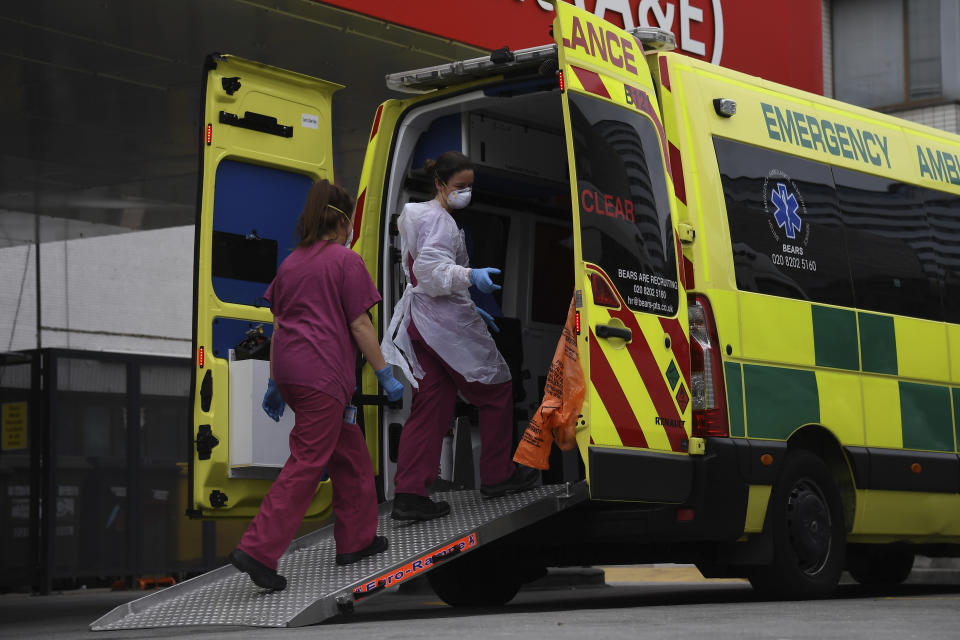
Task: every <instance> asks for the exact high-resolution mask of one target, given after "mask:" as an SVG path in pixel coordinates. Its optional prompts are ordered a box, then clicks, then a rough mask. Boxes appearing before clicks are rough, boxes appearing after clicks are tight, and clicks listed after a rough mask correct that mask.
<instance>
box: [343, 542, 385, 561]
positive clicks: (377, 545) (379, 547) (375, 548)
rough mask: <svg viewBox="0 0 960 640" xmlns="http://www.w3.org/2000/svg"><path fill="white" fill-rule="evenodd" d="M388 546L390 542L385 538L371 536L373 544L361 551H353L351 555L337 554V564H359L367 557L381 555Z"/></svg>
mask: <svg viewBox="0 0 960 640" xmlns="http://www.w3.org/2000/svg"><path fill="white" fill-rule="evenodd" d="M389 546H390V542H389V541H388V540H387V538H386V536H373V542H371V543H370V544H368V545H367V546H365V547H364V548H363V549H360V551H354V552H353V553H338V554H337V564H353V563H354V562H359V561H360V560H363V559H364V558H366V557H367V556H375V555H377V554H378V553H383V552H384V551H386V550H387V547H389Z"/></svg>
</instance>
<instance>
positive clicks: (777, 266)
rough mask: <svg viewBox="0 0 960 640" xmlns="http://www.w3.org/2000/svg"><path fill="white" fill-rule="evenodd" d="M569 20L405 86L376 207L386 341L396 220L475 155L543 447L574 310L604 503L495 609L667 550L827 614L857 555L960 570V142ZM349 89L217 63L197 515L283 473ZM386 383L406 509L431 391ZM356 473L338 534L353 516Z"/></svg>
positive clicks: (377, 434) (366, 386)
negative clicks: (440, 170)
mask: <svg viewBox="0 0 960 640" xmlns="http://www.w3.org/2000/svg"><path fill="white" fill-rule="evenodd" d="M556 8H557V17H556V20H555V22H554V27H553V34H554V37H555V43H554V44H552V45H548V46H543V47H537V48H534V49H527V50H523V51H516V52H510V51H505V50H504V51H498V52H494V53H493V54H492V55H491V56H489V57H484V58H480V59H476V60H467V61H461V62H455V63H451V64H444V65H439V66H437V67H432V68H428V69H420V70H415V71H410V72H403V73H397V74H393V75H391V76H388V78H387V83H388V85H389V86H390V87H391V88H393V89H397V90H399V91H404V92H407V93H409V94H411V96H410V97H407V98H403V99H397V100H389V101H387V102H385V103H383V104H382V105H380V107H379V108H378V109H377V111H376V114H375V116H374V119H373V125H372V127H371V130H370V139H369V146H368V151H367V155H366V160H365V162H364V167H363V173H362V178H361V184H360V188H359V192H358V194H357V208H356V216H355V224H354V231H355V240H354V249H355V250H356V251H357V252H359V253H360V255H361V256H362V257H363V259H364V261H365V262H366V264H367V266H368V268H369V270H370V273H371V275H372V277H373V279H374V281H375V282H376V283H377V284H378V287H379V289H380V292H381V294H382V296H383V303H382V304H381V305H380V306H379V307H377V309H376V313H375V317H374V322H375V325H376V326H377V327H378V328H379V330H380V331H381V332H382V331H383V330H384V329H385V328H386V327H387V326H388V324H389V322H390V317H391V313H392V310H393V306H394V304H395V303H396V302H397V300H398V299H399V296H400V294H401V292H402V291H403V287H404V284H405V283H404V282H403V280H402V278H403V274H402V269H401V268H400V265H399V257H398V256H399V238H398V235H397V228H396V219H397V216H398V214H399V213H400V211H401V210H402V208H403V206H404V204H406V203H407V202H411V201H421V200H427V199H429V198H430V197H432V182H431V180H430V179H429V176H428V175H426V174H425V173H424V172H423V171H422V167H423V163H424V161H425V160H426V159H428V158H435V157H436V156H437V155H439V153H441V152H443V151H446V150H449V149H459V150H462V151H463V152H464V153H466V154H467V155H468V156H470V157H471V158H472V159H473V160H474V161H475V162H476V165H477V170H476V175H477V178H476V184H475V186H474V198H473V204H472V205H471V206H470V207H469V209H468V210H467V211H466V213H465V214H464V215H463V216H462V217H461V218H460V219H459V221H458V222H459V223H460V224H461V225H462V227H463V229H464V231H465V234H466V236H467V238H468V244H469V245H470V246H471V253H472V257H471V259H472V262H473V263H474V264H482V265H485V266H491V267H498V268H500V269H502V271H503V289H502V291H499V292H497V293H496V295H495V296H494V298H493V299H492V300H489V301H488V304H489V305H491V308H493V309H494V310H496V311H497V312H498V313H496V314H495V315H497V316H499V317H500V318H502V319H503V322H502V323H501V326H502V327H504V328H505V331H504V334H505V335H504V336H502V337H501V339H500V348H501V351H502V352H503V353H504V356H505V357H506V359H507V360H508V363H510V365H511V369H512V370H513V371H514V389H515V399H516V401H517V402H516V414H517V430H518V432H521V431H522V429H523V427H524V426H525V424H526V421H527V420H528V419H529V417H530V413H531V411H532V410H533V409H534V408H535V407H536V405H537V404H538V403H537V400H538V398H539V397H540V393H541V392H542V387H543V380H544V377H545V376H546V371H547V367H548V366H549V363H550V359H551V356H552V354H553V351H554V348H555V346H556V342H557V339H558V337H559V335H560V330H561V327H562V324H563V322H564V320H565V318H566V311H567V308H568V306H569V303H570V299H571V295H572V296H573V297H574V299H575V301H576V308H577V310H578V313H579V328H580V332H579V336H578V341H579V342H578V344H579V350H580V357H581V359H582V363H583V367H584V374H585V378H586V380H587V381H588V388H587V393H586V399H585V402H584V405H583V409H582V415H581V418H580V420H579V421H578V425H577V429H578V433H577V442H578V449H577V450H576V451H575V452H570V453H569V454H568V455H564V456H560V455H555V456H554V459H553V465H552V468H551V470H550V471H549V472H547V473H545V474H544V482H578V481H582V482H584V483H585V484H586V485H587V487H588V489H589V496H590V500H589V501H587V502H586V503H584V504H582V505H580V506H578V507H577V508H575V509H572V510H569V511H564V512H561V513H559V514H557V515H556V516H554V517H553V518H551V519H548V520H546V521H544V522H542V523H540V524H538V525H536V526H533V527H528V528H525V529H523V530H520V531H517V532H515V533H514V534H512V535H511V536H508V537H507V538H506V539H505V542H504V544H503V545H501V553H500V555H499V556H497V557H494V556H490V555H489V554H488V555H487V557H486V562H485V566H484V567H483V569H484V571H482V572H479V573H482V574H483V577H482V578H481V577H479V573H475V574H473V576H472V577H471V578H470V580H471V581H472V582H474V583H477V582H479V584H480V586H479V587H478V590H477V591H476V592H475V593H474V595H473V599H474V601H490V600H491V595H490V594H493V593H496V594H498V595H497V596H496V597H493V598H492V599H493V600H499V601H505V600H507V599H509V598H510V597H512V595H513V594H514V593H515V592H516V588H518V587H519V583H520V580H521V577H524V576H530V575H535V574H536V571H537V569H539V568H542V567H544V566H558V565H585V564H618V563H619V564H632V563H639V562H650V561H658V562H663V561H667V562H669V561H674V562H692V563H696V564H697V566H698V567H699V568H700V569H701V571H702V572H703V573H704V574H705V575H707V576H709V577H720V576H740V577H746V578H749V580H750V581H751V583H752V584H753V585H754V586H755V587H757V588H758V589H762V590H763V591H764V593H769V594H773V595H782V596H788V597H816V596H822V595H826V594H829V593H831V592H832V591H833V589H834V588H835V586H836V585H837V582H838V580H839V578H840V573H841V571H842V570H844V569H845V568H847V569H849V570H850V572H851V573H852V575H853V576H854V578H856V579H857V580H858V581H860V582H862V583H866V584H895V583H898V582H900V581H902V580H904V579H905V578H906V577H907V575H908V574H909V572H910V568H911V566H912V563H913V558H914V554H915V553H916V552H922V553H925V554H929V555H951V554H956V553H957V552H958V550H960V546H956V545H958V544H960V458H958V455H957V451H958V450H957V425H958V424H960V423H958V418H957V412H958V410H960V325H958V324H957V323H958V322H960V303H958V302H955V301H960V139H958V138H957V137H956V136H952V135H948V134H945V133H943V132H941V131H937V130H934V129H930V128H927V127H922V126H919V125H915V124H912V123H909V122H905V121H902V120H898V119H895V118H892V117H889V116H885V115H882V114H879V113H876V112H872V111H868V110H865V109H860V108H857V107H853V106H850V105H846V104H843V103H840V102H837V101H834V100H830V99H826V98H823V97H821V96H818V95H814V94H809V93H805V92H802V91H798V90H795V89H791V88H789V87H785V86H781V85H776V84H773V83H769V82H766V81H764V80H761V79H758V78H754V77H749V76H746V75H743V74H740V73H736V72H733V71H730V70H727V69H723V68H720V67H716V66H713V65H710V64H706V63H703V62H699V61H696V60H693V59H691V58H688V57H684V56H681V55H678V54H676V53H671V52H670V51H669V49H670V46H669V44H670V39H671V38H672V36H670V35H669V34H665V33H663V32H659V31H655V30H650V29H638V30H635V31H633V32H626V31H624V30H621V29H618V28H617V27H615V26H613V25H611V24H609V23H607V22H604V21H602V20H600V19H598V18H596V17H595V16H593V15H592V14H589V13H587V12H585V11H581V10H579V9H577V8H575V7H573V6H572V5H569V4H567V3H558V4H557V7H556ZM339 88H340V87H339V86H337V85H333V84H331V83H327V82H324V81H320V80H316V79H313V78H309V77H306V76H303V75H299V74H295V73H290V72H286V71H282V70H279V69H276V68H272V67H268V66H265V65H261V64H257V63H254V62H250V61H246V60H242V59H239V58H236V57H232V56H226V55H222V56H214V57H211V58H210V60H209V63H208V68H207V76H206V85H205V112H204V120H203V126H204V130H203V136H202V138H203V140H202V147H203V151H202V157H201V164H202V176H203V178H202V188H201V193H200V203H199V207H198V221H197V241H196V284H195V305H194V306H195V319H196V324H195V334H194V335H195V338H194V340H195V348H196V353H197V363H196V368H195V383H194V388H193V392H194V425H193V432H192V436H191V439H192V440H193V441H194V442H195V449H194V455H193V460H192V461H191V475H190V481H191V484H190V489H189V491H190V496H189V502H190V505H191V506H190V514H191V515H194V516H197V517H239V516H243V517H249V516H251V515H252V514H254V513H255V512H256V510H257V507H258V504H259V500H260V498H261V497H262V495H263V493H264V492H265V491H266V489H267V488H268V487H269V483H270V477H271V473H275V470H274V471H270V464H269V460H267V459H266V458H269V456H267V457H266V458H264V459H263V460H258V459H256V457H257V456H256V455H251V453H250V451H251V442H250V439H251V436H250V429H249V426H250V425H249V423H250V421H251V420H257V419H262V418H251V417H250V415H251V414H258V413H262V412H259V411H258V407H257V406H256V405H251V404H250V402H249V398H250V396H251V394H253V395H254V396H256V394H257V393H261V394H262V388H263V387H262V383H263V380H264V379H265V374H264V373H263V368H262V367H263V365H264V364H265V363H264V362H263V360H262V358H261V357H259V356H257V354H256V353H255V352H256V351H257V349H258V347H257V345H258V344H261V343H262V341H263V338H262V337H259V332H260V330H261V329H260V328H259V327H262V330H264V331H265V333H264V334H263V335H264V337H265V336H268V335H269V333H270V323H271V320H272V316H271V315H270V311H269V308H267V306H266V305H265V302H264V301H263V299H262V296H263V293H264V291H265V289H266V287H267V285H268V284H269V282H270V281H271V279H272V278H273V275H274V274H275V272H276V268H277V265H278V264H279V262H280V261H281V260H282V259H283V257H284V256H285V255H287V253H289V251H290V249H291V248H292V246H293V244H294V242H293V238H292V236H293V229H294V225H295V222H296V219H297V216H298V215H299V213H300V210H301V207H302V205H303V200H304V195H305V193H306V190H307V189H308V187H309V185H310V184H311V182H313V181H314V180H316V179H318V178H328V179H332V178H333V168H332V164H331V158H332V146H331V140H330V117H331V110H330V105H331V99H332V96H333V94H334V93H335V92H336V91H337V90H338V89H339ZM258 367H259V368H258ZM358 371H359V373H358V381H359V383H360V385H361V388H360V392H359V393H360V398H361V400H362V401H363V402H364V403H365V404H364V405H363V406H362V408H361V412H360V424H361V427H362V428H363V429H364V430H365V434H366V438H367V444H368V446H369V448H370V451H371V456H372V463H373V465H374V468H375V469H376V472H377V474H378V475H377V477H378V484H379V489H380V491H381V494H382V496H383V498H384V499H385V500H386V499H390V498H391V497H392V476H393V472H394V460H395V444H396V439H397V435H398V431H399V429H401V428H402V424H403V420H404V418H405V416H406V415H407V412H408V410H409V409H408V406H409V391H408V395H407V400H408V402H406V403H404V404H403V405H402V406H401V407H399V408H397V407H390V406H387V405H386V404H384V403H383V402H382V400H381V399H380V398H379V397H378V396H377V394H378V390H377V383H376V378H375V377H374V376H373V373H372V371H370V369H369V367H365V368H361V369H358ZM241 386H244V389H245V391H244V393H241V392H240V387H241ZM235 391H236V393H235ZM244 394H246V398H247V404H246V406H245V407H244V406H243V405H242V403H241V404H236V403H235V399H234V398H233V396H234V395H237V396H244ZM241 422H243V423H245V424H246V425H247V426H246V427H245V428H244V429H241V427H240V426H239V425H240V423H241ZM254 431H255V430H254ZM274 439H276V438H274ZM328 485H329V483H326V482H324V483H321V485H320V487H319V489H318V491H317V494H316V498H315V500H314V503H313V505H312V506H311V509H310V515H312V516H316V517H318V518H322V517H326V516H328V515H329V514H330V512H331V510H330V495H331V494H330V489H329V486H328ZM508 545H509V550H510V552H509V553H505V552H503V549H507V548H508ZM477 553H478V554H479V551H478V552H477ZM468 557H469V556H468ZM465 561H466V558H464V560H463V561H457V563H462V562H465ZM457 563H454V564H451V565H450V568H451V569H452V568H453V567H456V566H457ZM464 566H466V565H464ZM484 594H486V596H484ZM441 595H442V594H441ZM461 601H462V600H461Z"/></svg>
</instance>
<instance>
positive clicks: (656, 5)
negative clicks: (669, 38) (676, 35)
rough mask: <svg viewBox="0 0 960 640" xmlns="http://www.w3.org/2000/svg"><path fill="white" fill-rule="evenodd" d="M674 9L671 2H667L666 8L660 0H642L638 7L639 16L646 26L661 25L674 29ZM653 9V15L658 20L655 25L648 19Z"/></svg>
mask: <svg viewBox="0 0 960 640" xmlns="http://www.w3.org/2000/svg"><path fill="white" fill-rule="evenodd" d="M673 9H674V6H673V5H672V4H670V3H667V6H666V7H665V8H664V7H661V6H660V0H641V2H640V6H639V7H637V18H639V20H640V24H641V25H642V26H644V27H660V28H661V29H667V30H668V31H673ZM651 11H653V17H654V19H655V20H656V21H657V24H655V25H654V24H651V23H650V20H648V19H647V17H648V16H649V15H650V12H651Z"/></svg>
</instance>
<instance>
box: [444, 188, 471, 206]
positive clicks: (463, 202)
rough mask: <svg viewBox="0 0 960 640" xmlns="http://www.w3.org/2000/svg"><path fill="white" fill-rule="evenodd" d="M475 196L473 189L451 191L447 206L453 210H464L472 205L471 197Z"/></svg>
mask: <svg viewBox="0 0 960 640" xmlns="http://www.w3.org/2000/svg"><path fill="white" fill-rule="evenodd" d="M472 194H473V187H467V188H466V189H460V190H458V191H451V192H450V193H448V194H447V205H448V206H449V207H450V208H451V209H463V208H464V207H465V206H467V205H468V204H470V197H471V195H472Z"/></svg>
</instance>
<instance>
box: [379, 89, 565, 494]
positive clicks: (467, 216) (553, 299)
mask: <svg viewBox="0 0 960 640" xmlns="http://www.w3.org/2000/svg"><path fill="white" fill-rule="evenodd" d="M555 87H556V83H555V81H552V79H551V81H549V82H547V81H545V80H543V79H536V80H531V81H528V82H520V83H514V84H508V85H499V86H497V87H495V88H494V89H487V90H485V91H484V90H479V91H475V92H470V93H467V94H461V95H459V96H455V97H452V98H449V99H445V100H440V101H436V102H430V103H428V104H426V105H424V106H421V107H418V108H415V109H413V110H411V112H410V113H408V114H407V115H406V117H405V118H403V119H402V121H401V123H400V125H399V127H398V133H397V139H396V141H395V144H394V152H393V153H394V155H393V157H392V162H391V163H390V166H391V172H390V174H389V176H388V181H387V185H388V186H387V191H386V193H385V194H384V201H385V202H386V203H387V206H386V215H385V219H384V225H385V228H384V230H383V233H384V235H383V237H384V238H385V239H387V241H386V242H385V243H384V249H383V250H384V252H385V253H386V255H385V259H384V262H383V264H384V265H386V266H385V269H386V272H385V274H384V275H385V279H384V283H385V286H384V304H383V313H384V314H385V317H384V319H383V326H387V325H388V324H389V322H390V312H391V310H392V309H393V306H394V304H395V302H396V301H397V300H398V299H399V297H400V295H401V293H402V292H403V288H404V286H405V285H406V282H405V280H404V274H403V271H402V269H401V266H400V263H399V257H398V256H399V250H400V246H399V245H400V241H399V236H398V235H397V230H396V229H397V227H396V220H397V218H398V217H399V214H400V212H401V211H402V209H403V206H404V205H405V204H406V203H408V202H421V201H425V200H429V199H430V198H432V197H433V195H434V193H433V180H432V176H431V175H427V173H426V172H425V171H423V165H424V162H425V161H426V160H427V159H435V158H437V156H439V155H440V154H441V153H443V152H444V151H448V150H460V151H463V152H464V153H466V155H467V156H468V157H470V158H471V160H473V161H474V163H475V165H476V171H475V182H474V188H473V197H472V201H471V204H470V205H469V206H468V207H467V208H466V209H464V210H463V211H462V212H461V213H458V214H457V215H455V216H454V217H455V219H456V220H457V223H458V225H459V226H461V228H462V229H463V230H464V236H465V240H466V243H467V247H468V252H469V254H470V264H471V265H474V266H478V267H480V266H483V267H496V268H498V269H500V270H501V271H502V275H501V276H500V278H499V279H498V281H499V282H500V284H502V286H503V288H502V289H501V290H500V291H497V292H495V293H494V294H482V293H480V292H479V291H477V290H476V289H471V294H472V296H473V298H474V302H476V304H477V305H478V306H480V307H481V308H484V309H485V310H487V311H488V312H489V313H491V314H492V315H493V316H494V317H495V318H496V322H497V324H498V326H499V328H500V332H499V333H497V334H494V338H495V340H496V342H497V345H498V347H499V349H500V352H501V354H503V356H504V359H505V360H506V361H507V363H508V365H509V366H510V369H511V373H512V374H513V379H514V402H515V404H514V408H515V439H517V438H519V436H520V434H522V432H523V430H524V429H525V428H526V425H527V423H528V421H529V419H530V417H531V416H532V415H533V412H534V411H535V410H536V408H537V407H538V406H539V404H540V400H541V398H542V395H543V387H544V382H545V379H546V375H547V371H548V369H549V366H550V363H551V360H552V357H553V354H554V350H555V348H556V345H557V341H558V340H559V338H560V334H561V330H562V328H563V324H564V322H565V321H566V317H567V311H568V308H569V305H570V300H571V297H572V295H573V290H574V272H573V269H574V262H573V256H574V253H573V235H572V214H571V205H570V182H569V174H568V168H567V152H566V144H565V137H564V129H563V115H562V110H561V100H560V93H559V91H558V90H556V89H555ZM410 400H411V396H410V392H409V390H408V391H407V395H406V398H405V401H404V404H403V409H401V410H399V411H388V412H386V413H387V415H386V419H385V420H384V424H383V428H384V430H385V431H384V438H383V440H382V442H384V443H385V444H387V443H389V446H388V447H387V448H388V449H389V451H388V452H387V451H385V452H384V453H388V455H386V456H385V457H384V467H385V469H384V471H386V473H385V476H386V477H385V483H386V486H385V489H386V490H387V493H388V495H390V494H391V493H392V477H393V472H394V469H395V460H396V442H397V439H398V437H399V434H398V431H397V428H396V427H394V428H393V429H391V427H390V425H391V423H392V424H394V425H397V424H402V423H403V422H404V419H405V418H406V416H407V415H408V414H409V407H410ZM457 416H458V418H456V419H455V423H456V424H457V425H458V427H457V429H456V431H457V435H456V436H455V437H453V438H448V440H447V442H446V443H445V450H444V457H443V459H442V460H441V478H443V479H445V480H455V481H457V482H459V483H461V484H465V485H466V486H467V487H468V488H470V487H471V486H473V487H476V486H479V485H478V475H477V471H476V456H477V455H478V454H479V449H478V448H479V435H478V434H477V432H476V427H477V421H476V413H475V411H471V409H470V408H469V407H468V406H466V405H465V404H464V403H463V402H462V400H461V401H459V402H458V408H457ZM465 425H470V431H471V432H472V438H471V439H465V436H466V429H462V426H465ZM464 443H466V444H464ZM464 447H469V449H468V451H470V452H471V453H472V456H470V455H467V456H465V455H464V454H463V451H464ZM470 458H473V460H472V462H473V465H472V467H473V468H472V469H470V468H469V467H470V463H471V460H470ZM550 462H551V464H550V466H551V469H550V471H548V472H545V474H544V481H545V482H560V481H570V480H575V479H577V478H578V477H583V468H582V463H581V462H580V458H579V454H578V453H577V452H576V451H570V452H567V453H566V454H560V452H559V451H558V450H557V449H556V448H554V449H553V453H552V454H551V461H550ZM471 479H472V483H471Z"/></svg>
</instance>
